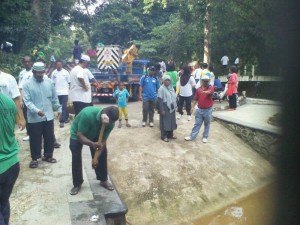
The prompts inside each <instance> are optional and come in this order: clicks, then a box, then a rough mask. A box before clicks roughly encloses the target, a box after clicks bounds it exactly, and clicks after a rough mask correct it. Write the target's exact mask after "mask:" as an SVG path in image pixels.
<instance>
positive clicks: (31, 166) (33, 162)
mask: <svg viewBox="0 0 300 225" xmlns="http://www.w3.org/2000/svg"><path fill="white" fill-rule="evenodd" d="M38 165H39V163H38V161H37V160H31V162H30V163H29V168H31V169H34V168H37V167H38Z"/></svg>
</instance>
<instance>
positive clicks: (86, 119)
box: [70, 106, 119, 195]
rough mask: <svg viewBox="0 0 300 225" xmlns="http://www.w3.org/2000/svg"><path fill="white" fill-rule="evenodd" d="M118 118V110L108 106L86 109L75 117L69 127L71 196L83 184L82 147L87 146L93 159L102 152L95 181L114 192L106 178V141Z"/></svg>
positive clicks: (96, 168) (96, 167)
mask: <svg viewBox="0 0 300 225" xmlns="http://www.w3.org/2000/svg"><path fill="white" fill-rule="evenodd" d="M118 118H119V111H118V108H117V107H115V106H110V107H107V108H104V109H102V108H98V107H92V106H90V107H86V108H84V109H83V110H81V112H80V113H79V114H78V115H77V116H76V117H75V119H74V121H73V123H72V126H71V136H70V150H71V152H72V177H73V188H72V189H71V191H70V194H71V195H76V194H77V193H78V192H79V190H80V189H81V185H82V183H83V176H82V157H81V152H82V147H83V145H88V146H89V147H90V151H91V155H92V157H94V155H95V152H96V151H97V150H98V151H102V152H101V153H100V156H99V159H98V162H99V163H98V165H97V166H95V173H96V177H97V180H100V185H101V186H102V187H104V188H106V189H108V190H110V191H112V190H114V188H113V186H112V184H110V183H109V182H108V177H107V148H106V141H107V139H108V136H109V134H110V132H111V131H112V130H113V128H114V126H115V121H117V120H118ZM102 125H105V130H104V134H103V138H102V141H101V143H100V144H99V143H98V142H97V141H98V137H99V133H100V128H101V127H102Z"/></svg>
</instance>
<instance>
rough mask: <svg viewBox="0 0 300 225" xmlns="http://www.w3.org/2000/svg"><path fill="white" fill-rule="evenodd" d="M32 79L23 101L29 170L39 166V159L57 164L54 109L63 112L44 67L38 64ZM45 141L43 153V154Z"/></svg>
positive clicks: (24, 92)
mask: <svg viewBox="0 0 300 225" xmlns="http://www.w3.org/2000/svg"><path fill="white" fill-rule="evenodd" d="M32 73H33V77H31V78H30V79H29V80H28V81H27V82H26V83H25V84H24V86H23V100H24V103H25V105H26V106H27V109H28V110H27V120H28V128H29V137H30V138H29V142H30V152H31V159H32V160H31V162H30V164H29V167H30V168H37V167H38V161H37V160H38V159H39V158H42V160H43V161H46V162H48V163H56V159H54V158H53V150H54V138H55V137H54V122H53V121H54V113H53V108H54V109H56V110H57V111H58V113H59V116H60V113H61V110H62V108H61V105H60V104H59V101H58V97H57V95H56V91H55V87H54V85H53V82H52V81H51V79H50V78H48V77H47V76H45V65H44V63H42V62H36V63H34V64H33V67H32ZM42 138H43V139H44V154H43V156H42V155H41V148H42Z"/></svg>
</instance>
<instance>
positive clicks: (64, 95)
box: [51, 60, 70, 128]
mask: <svg viewBox="0 0 300 225" xmlns="http://www.w3.org/2000/svg"><path fill="white" fill-rule="evenodd" d="M55 68H56V69H55V70H54V71H53V72H52V75H51V79H52V81H53V83H54V86H55V90H56V94H57V96H58V99H59V103H60V104H61V106H62V114H61V117H60V119H59V123H60V128H62V127H64V123H66V122H68V117H69V115H68V109H67V103H68V96H69V86H70V74H69V72H68V71H67V70H65V69H64V68H63V62H62V61H61V60H57V61H56V62H55Z"/></svg>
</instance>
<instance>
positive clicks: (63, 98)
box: [58, 95, 69, 123]
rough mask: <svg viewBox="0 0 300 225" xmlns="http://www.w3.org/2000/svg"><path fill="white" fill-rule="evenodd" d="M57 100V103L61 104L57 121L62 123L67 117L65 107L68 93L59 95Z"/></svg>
mask: <svg viewBox="0 0 300 225" xmlns="http://www.w3.org/2000/svg"><path fill="white" fill-rule="evenodd" d="M58 100H59V103H60V104H61V106H62V113H61V117H60V119H59V122H60V123H64V122H66V120H67V119H68V117H69V114H68V109H67V104H68V95H59V96H58Z"/></svg>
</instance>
